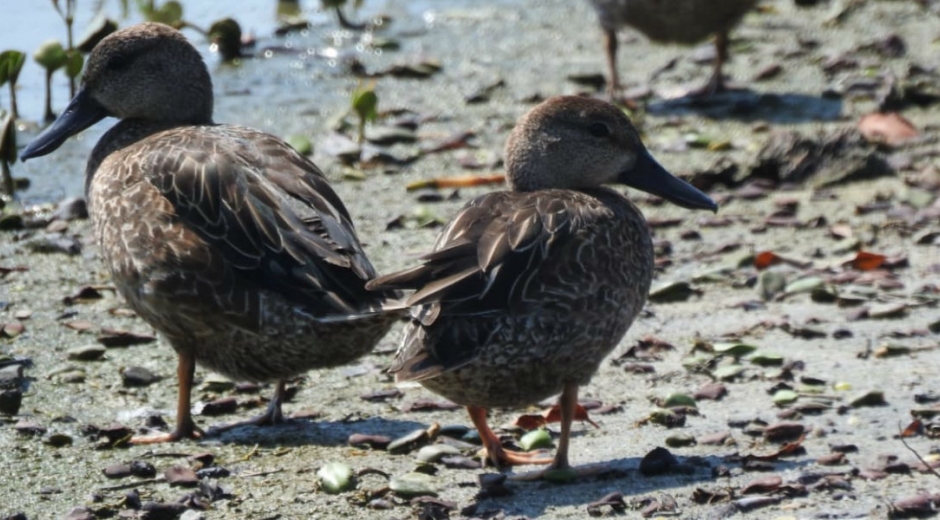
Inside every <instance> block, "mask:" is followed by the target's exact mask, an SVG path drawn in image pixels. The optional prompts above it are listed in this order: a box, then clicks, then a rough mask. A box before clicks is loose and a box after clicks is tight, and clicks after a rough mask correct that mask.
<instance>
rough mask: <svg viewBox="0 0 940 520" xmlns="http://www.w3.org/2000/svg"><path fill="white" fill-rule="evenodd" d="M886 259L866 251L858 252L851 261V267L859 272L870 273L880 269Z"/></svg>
mask: <svg viewBox="0 0 940 520" xmlns="http://www.w3.org/2000/svg"><path fill="white" fill-rule="evenodd" d="M886 258H887V257H886V256H884V255H879V254H875V253H869V252H867V251H859V252H858V253H857V254H856V255H855V258H854V259H853V260H852V267H853V268H855V269H857V270H859V271H872V270H874V269H878V268H879V267H881V264H883V263H884V261H885V259H886Z"/></svg>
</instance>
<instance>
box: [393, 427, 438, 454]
mask: <svg viewBox="0 0 940 520" xmlns="http://www.w3.org/2000/svg"><path fill="white" fill-rule="evenodd" d="M428 440H429V436H428V431H427V430H425V429H420V430H414V431H413V432H411V433H408V434H406V435H403V436H401V437H399V438H397V439H395V440H393V441H392V442H391V443H390V444H389V445H388V448H387V449H388V452H389V453H394V454H399V455H400V454H402V453H408V452H410V451H412V450H414V449H415V448H418V447H420V446H423V445H425V444H427V442H428Z"/></svg>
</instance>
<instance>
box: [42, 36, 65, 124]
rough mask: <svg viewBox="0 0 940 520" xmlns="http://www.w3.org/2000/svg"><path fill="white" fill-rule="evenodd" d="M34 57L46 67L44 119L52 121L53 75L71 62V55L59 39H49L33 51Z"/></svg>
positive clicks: (53, 117)
mask: <svg viewBox="0 0 940 520" xmlns="http://www.w3.org/2000/svg"><path fill="white" fill-rule="evenodd" d="M33 59H34V60H36V63H38V64H39V65H41V66H42V68H44V69H46V109H45V113H44V114H43V119H45V120H46V121H47V122H51V121H52V120H54V119H55V114H53V113H52V75H53V74H54V73H55V71H57V70H59V69H61V68H62V67H64V66H65V65H66V64H67V63H68V62H69V55H68V54H67V53H66V52H65V49H64V48H63V47H62V44H61V43H59V40H49V41H47V42H45V43H43V44H42V45H40V46H39V48H38V49H36V51H35V52H33Z"/></svg>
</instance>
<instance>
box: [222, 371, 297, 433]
mask: <svg viewBox="0 0 940 520" xmlns="http://www.w3.org/2000/svg"><path fill="white" fill-rule="evenodd" d="M286 392H287V381H285V380H283V379H279V380H278V382H277V386H276V387H275V389H274V396H272V397H271V400H270V401H269V402H268V407H267V409H265V411H264V413H263V414H261V415H259V416H257V417H253V418H251V419H246V420H244V421H236V422H232V423H227V424H220V425H217V426H213V427H211V428H209V434H210V435H214V434H216V433H221V432H224V431H227V430H231V429H232V428H236V427H238V426H248V425H253V426H271V425H273V424H281V423H283V422H285V421H286V419H285V418H284V413H283V412H282V411H281V404H282V403H283V402H284V396H285V395H286Z"/></svg>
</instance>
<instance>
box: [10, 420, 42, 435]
mask: <svg viewBox="0 0 940 520" xmlns="http://www.w3.org/2000/svg"><path fill="white" fill-rule="evenodd" d="M13 429H15V430H16V433H19V434H20V435H42V434H44V433H46V428H45V427H44V426H42V425H40V424H39V423H36V422H32V421H27V420H20V421H19V422H17V423H16V424H15V425H14V426H13Z"/></svg>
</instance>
